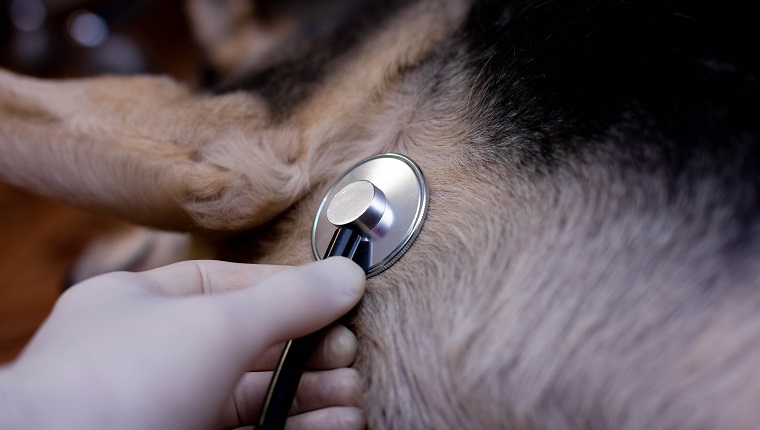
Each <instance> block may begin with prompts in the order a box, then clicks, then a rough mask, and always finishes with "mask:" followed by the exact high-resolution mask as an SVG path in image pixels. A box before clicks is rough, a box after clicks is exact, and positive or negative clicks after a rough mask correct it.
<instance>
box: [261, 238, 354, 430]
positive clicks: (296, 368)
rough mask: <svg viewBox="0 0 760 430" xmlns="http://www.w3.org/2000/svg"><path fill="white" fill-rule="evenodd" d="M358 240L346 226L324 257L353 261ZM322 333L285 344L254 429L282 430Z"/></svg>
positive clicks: (331, 242)
mask: <svg viewBox="0 0 760 430" xmlns="http://www.w3.org/2000/svg"><path fill="white" fill-rule="evenodd" d="M361 241H362V236H361V235H360V234H359V233H357V232H356V231H354V230H352V229H350V228H348V227H342V228H339V229H338V230H336V231H335V234H333V237H332V240H331V241H330V246H328V247H327V252H326V255H325V258H328V257H336V256H341V257H346V258H353V257H354V254H355V253H356V250H357V248H358V247H359V244H360V243H361ZM324 334H325V331H324V330H320V331H318V332H316V333H313V334H310V335H308V336H305V337H302V338H300V339H294V340H291V341H289V342H288V343H287V345H285V349H284V350H283V351H282V355H281V356H280V361H279V363H277V368H276V369H275V371H274V375H272V381H271V382H270V383H269V389H268V390H267V396H266V397H265V398H264V405H263V406H262V408H261V416H260V417H259V423H258V424H257V425H256V430H282V429H284V428H285V421H286V420H287V419H288V413H289V412H290V408H291V406H292V405H293V398H295V395H296V391H297V390H298V383H299V382H300V381H301V375H303V372H304V370H306V363H307V362H308V361H309V356H310V355H311V353H312V352H313V351H314V348H315V347H316V346H317V343H319V340H320V339H321V338H322V336H324Z"/></svg>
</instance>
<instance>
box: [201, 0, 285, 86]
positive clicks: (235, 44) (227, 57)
mask: <svg viewBox="0 0 760 430" xmlns="http://www.w3.org/2000/svg"><path fill="white" fill-rule="evenodd" d="M186 7H187V14H188V17H189V20H190V25H191V28H192V30H193V34H194V36H195V39H196V42H197V43H198V46H199V47H200V48H201V51H202V52H203V56H204V58H205V60H206V61H207V62H208V65H209V66H210V67H211V68H212V69H213V71H214V72H215V73H216V74H217V75H219V76H229V75H231V74H234V73H235V72H239V71H240V70H241V69H244V68H245V67H249V66H250V65H251V64H255V63H257V62H258V61H260V59H262V58H266V57H268V56H269V55H270V54H271V53H272V52H273V51H275V50H279V49H283V45H284V44H285V43H287V39H288V37H290V36H292V35H293V33H295V31H296V29H297V23H296V22H295V21H294V20H293V19H289V18H287V17H284V16H276V17H271V16H269V17H268V16H266V14H264V13H263V11H261V10H259V9H261V8H260V7H257V4H256V2H254V1H251V0H213V1H209V0H189V1H188V2H187V3H186Z"/></svg>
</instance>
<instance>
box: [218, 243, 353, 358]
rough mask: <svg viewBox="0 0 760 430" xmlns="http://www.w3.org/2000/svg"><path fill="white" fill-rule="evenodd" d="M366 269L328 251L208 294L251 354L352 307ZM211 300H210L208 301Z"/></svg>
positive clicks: (315, 327)
mask: <svg viewBox="0 0 760 430" xmlns="http://www.w3.org/2000/svg"><path fill="white" fill-rule="evenodd" d="M364 281H365V278H364V271H363V270H362V269H361V268H360V267H359V266H358V265H356V264H355V263H353V262H352V261H351V260H349V259H346V258H342V257H332V258H328V259H326V260H321V261H317V262H314V263H310V264H307V265H305V266H301V267H296V268H292V269H288V270H282V271H280V272H278V273H275V274H274V275H272V276H269V277H267V278H265V279H263V280H262V281H260V282H258V283H257V284H256V285H255V286H254V287H252V288H248V289H245V290H242V291H238V292H234V293H230V294H222V295H219V296H215V297H209V298H208V299H209V300H214V302H213V303H216V304H217V306H218V307H219V310H220V311H221V312H222V313H223V314H225V315H227V316H228V317H229V318H231V323H232V330H231V331H230V333H229V335H230V336H232V337H231V340H237V342H236V343H237V345H240V346H242V347H244V348H245V349H244V350H243V351H241V352H242V353H244V354H246V356H247V357H249V360H248V361H247V362H250V357H253V356H255V355H257V354H258V353H259V352H261V351H263V350H264V349H265V348H267V347H268V346H270V345H273V344H276V343H279V342H283V341H285V340H287V339H296V338H299V337H303V336H305V335H307V334H309V333H312V332H315V331H317V330H319V329H321V328H323V327H325V326H327V325H328V324H330V323H331V322H333V321H335V320H337V319H338V318H340V317H341V316H342V315H344V314H346V313H347V312H348V311H349V310H351V308H353V307H354V306H355V305H356V304H357V303H358V302H359V299H360V298H361V296H362V294H363V293H364ZM210 303H212V302H210Z"/></svg>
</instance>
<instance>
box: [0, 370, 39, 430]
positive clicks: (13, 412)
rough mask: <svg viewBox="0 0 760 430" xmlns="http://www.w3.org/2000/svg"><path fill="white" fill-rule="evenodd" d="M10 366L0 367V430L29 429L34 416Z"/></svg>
mask: <svg viewBox="0 0 760 430" xmlns="http://www.w3.org/2000/svg"><path fill="white" fill-rule="evenodd" d="M27 400H28V396H26V395H25V394H24V390H23V389H22V388H21V384H19V383H18V381H17V380H16V375H15V373H14V371H13V368H12V367H11V366H0V428H3V429H10V430H13V429H24V428H29V426H30V424H31V423H30V420H31V419H33V417H34V416H35V415H34V413H33V411H31V410H30V404H29V403H28V402H27Z"/></svg>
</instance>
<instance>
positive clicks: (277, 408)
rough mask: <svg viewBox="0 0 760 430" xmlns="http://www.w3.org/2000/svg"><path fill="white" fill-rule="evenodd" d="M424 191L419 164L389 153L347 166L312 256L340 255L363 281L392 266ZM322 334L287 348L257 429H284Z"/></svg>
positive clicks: (413, 227)
mask: <svg viewBox="0 0 760 430" xmlns="http://www.w3.org/2000/svg"><path fill="white" fill-rule="evenodd" d="M427 205H428V192H427V184H426V183H425V177H424V176H423V175H422V171H421V170H420V168H419V166H417V164H416V163H415V162H414V161H412V160H411V159H409V158H408V157H405V156H403V155H399V154H393V153H387V154H380V155H376V156H374V157H370V158H368V159H366V160H364V161H361V162H359V163H358V164H356V165H354V166H353V167H351V168H350V169H349V170H348V171H347V172H346V173H345V174H343V176H341V177H340V178H339V179H338V181H337V182H335V184H333V186H332V187H330V189H329V190H328V191H327V195H325V197H324V199H322V203H321V204H320V205H319V209H318V210H317V215H316V217H315V218H314V226H313V228H312V230H311V245H312V250H313V252H314V257H315V258H316V259H317V260H321V259H323V258H327V257H334V256H343V257H346V258H350V259H351V260H353V261H354V262H356V263H357V264H358V265H359V266H361V267H362V268H363V269H364V271H365V272H366V274H367V277H371V276H375V275H377V274H378V273H380V272H382V271H384V270H385V269H387V268H389V267H390V266H392V265H393V264H394V263H396V261H398V260H399V259H400V258H401V257H402V256H403V255H404V253H405V252H406V251H407V250H408V249H409V247H410V246H411V245H412V243H413V242H414V239H415V238H416V237H417V235H418V234H419V232H420V229H421V228H422V223H423V221H424V220H425V215H426V214H427ZM322 334H323V333H322V332H317V333H315V334H312V335H309V336H306V337H303V338H300V339H295V340H291V341H290V342H288V343H287V345H286V346H285V349H284V351H283V353H282V356H281V357H280V362H279V363H278V365H277V368H276V369H275V372H274V375H273V376H272V381H271V382H270V385H269V389H268V391H267V395H266V397H265V398H264V405H263V408H262V413H261V417H260V419H259V423H258V425H257V426H256V429H257V430H272V429H283V428H284V427H285V420H286V419H287V417H288V411H289V410H290V407H291V405H292V403H293V398H294V396H295V393H296V389H297V388H298V383H299V382H300V380H301V375H302V374H303V371H304V369H305V368H306V362H307V361H308V358H309V355H310V354H311V352H312V351H313V350H314V347H315V346H316V344H317V342H318V341H319V339H320V338H321V337H322Z"/></svg>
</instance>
